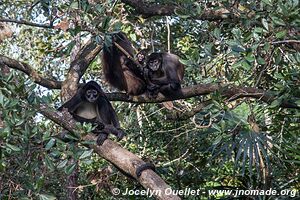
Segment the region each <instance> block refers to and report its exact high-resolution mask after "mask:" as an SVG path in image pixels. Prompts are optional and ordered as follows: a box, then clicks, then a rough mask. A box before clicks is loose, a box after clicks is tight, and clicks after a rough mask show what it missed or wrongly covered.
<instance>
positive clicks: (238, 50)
mask: <svg viewBox="0 0 300 200" xmlns="http://www.w3.org/2000/svg"><path fill="white" fill-rule="evenodd" d="M231 49H232V51H235V52H238V53H240V52H245V51H246V49H245V48H244V47H242V46H240V45H233V46H231Z"/></svg>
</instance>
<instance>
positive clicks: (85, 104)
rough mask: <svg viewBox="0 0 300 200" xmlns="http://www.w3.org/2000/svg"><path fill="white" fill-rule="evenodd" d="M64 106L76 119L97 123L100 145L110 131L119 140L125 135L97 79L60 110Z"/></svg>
mask: <svg viewBox="0 0 300 200" xmlns="http://www.w3.org/2000/svg"><path fill="white" fill-rule="evenodd" d="M62 108H67V109H68V111H69V112H70V113H71V115H72V116H73V117H74V119H75V120H76V121H78V122H81V123H83V122H88V123H92V124H93V125H96V128H95V130H94V133H95V134H97V135H98V139H97V143H98V144H99V145H101V144H102V143H103V142H104V141H105V140H106V139H107V136H108V134H109V133H112V134H114V135H115V136H116V137H117V138H118V139H119V140H120V139H122V138H123V136H124V135H125V133H124V132H123V130H122V129H121V128H120V123H119V120H118V118H117V115H116V112H115V110H114V109H113V107H112V105H111V104H110V102H109V100H108V99H107V97H106V96H105V93H104V92H103V90H102V89H101V87H100V85H98V84H97V83H96V82H95V81H90V82H88V83H86V84H84V85H83V86H81V87H80V88H79V89H78V91H77V93H76V94H75V95H74V96H73V97H72V98H71V99H70V100H69V101H67V102H66V103H65V104H63V105H62V106H61V107H60V108H59V110H62Z"/></svg>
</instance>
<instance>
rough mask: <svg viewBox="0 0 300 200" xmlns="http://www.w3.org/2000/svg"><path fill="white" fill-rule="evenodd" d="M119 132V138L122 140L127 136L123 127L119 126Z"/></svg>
mask: <svg viewBox="0 0 300 200" xmlns="http://www.w3.org/2000/svg"><path fill="white" fill-rule="evenodd" d="M117 131H118V134H117V135H116V136H117V138H118V141H119V140H122V138H123V137H124V136H125V132H124V131H123V130H122V129H121V128H117Z"/></svg>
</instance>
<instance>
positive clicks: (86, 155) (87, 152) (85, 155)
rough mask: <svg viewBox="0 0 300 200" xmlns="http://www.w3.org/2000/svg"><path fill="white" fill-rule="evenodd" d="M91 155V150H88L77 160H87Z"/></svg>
mask: <svg viewBox="0 0 300 200" xmlns="http://www.w3.org/2000/svg"><path fill="white" fill-rule="evenodd" d="M92 153H93V149H91V150H88V151H84V152H83V153H82V154H81V156H80V157H79V159H84V158H87V157H89V156H91V155H92Z"/></svg>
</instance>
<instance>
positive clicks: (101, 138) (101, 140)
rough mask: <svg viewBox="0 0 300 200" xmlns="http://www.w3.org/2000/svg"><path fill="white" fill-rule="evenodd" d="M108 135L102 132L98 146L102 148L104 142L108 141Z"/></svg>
mask: <svg viewBox="0 0 300 200" xmlns="http://www.w3.org/2000/svg"><path fill="white" fill-rule="evenodd" d="M107 137H108V134H107V133H105V132H100V133H99V135H98V138H97V144H98V145H99V146H101V145H102V144H103V142H104V141H105V140H106V139H107Z"/></svg>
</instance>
